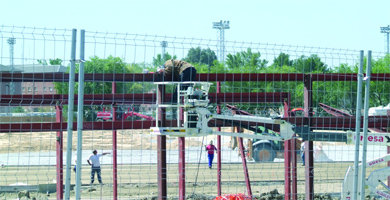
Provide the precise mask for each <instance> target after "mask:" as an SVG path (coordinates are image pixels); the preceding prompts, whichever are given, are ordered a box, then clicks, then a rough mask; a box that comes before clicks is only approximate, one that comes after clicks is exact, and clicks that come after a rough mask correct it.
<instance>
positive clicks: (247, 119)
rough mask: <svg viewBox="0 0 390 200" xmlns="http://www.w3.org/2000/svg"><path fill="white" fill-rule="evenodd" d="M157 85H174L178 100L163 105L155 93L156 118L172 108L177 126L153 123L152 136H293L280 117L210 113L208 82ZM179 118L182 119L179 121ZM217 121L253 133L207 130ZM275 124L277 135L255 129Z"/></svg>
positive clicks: (272, 138)
mask: <svg viewBox="0 0 390 200" xmlns="http://www.w3.org/2000/svg"><path fill="white" fill-rule="evenodd" d="M155 84H156V85H157V86H166V85H173V86H174V87H176V88H177V89H176V92H177V95H176V97H177V99H174V100H173V101H171V102H163V101H162V99H160V98H161V95H160V94H159V92H158V91H159V90H157V102H156V119H158V118H157V117H158V116H159V112H161V110H162V109H166V108H173V110H175V111H174V112H176V116H177V118H176V124H172V125H171V126H169V127H165V126H162V125H160V123H156V127H151V130H150V131H151V133H152V134H159V135H168V136H176V137H199V136H206V135H224V136H233V137H244V138H252V139H260V140H276V141H284V140H289V139H291V138H292V136H293V135H294V131H293V125H291V124H290V123H288V122H286V121H285V120H282V119H280V118H268V117H259V116H248V115H237V114H231V115H228V114H215V113H211V112H210V110H209V102H210V101H209V99H208V91H209V89H210V86H211V83H208V82H156V83H155ZM181 116H182V119H183V120H180V118H181ZM212 121H214V122H219V123H221V124H224V125H225V126H232V125H233V126H239V127H241V128H244V129H247V130H249V131H251V132H253V133H258V134H248V133H233V132H221V131H216V130H214V129H212V128H211V127H209V123H210V122H212ZM265 124H268V125H277V126H279V127H280V132H279V134H270V133H267V132H265V131H263V130H261V129H259V128H257V127H258V126H264V125H265Z"/></svg>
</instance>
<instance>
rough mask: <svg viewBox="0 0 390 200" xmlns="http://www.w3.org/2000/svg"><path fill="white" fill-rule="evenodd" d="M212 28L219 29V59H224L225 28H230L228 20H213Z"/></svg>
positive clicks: (222, 60)
mask: <svg viewBox="0 0 390 200" xmlns="http://www.w3.org/2000/svg"><path fill="white" fill-rule="evenodd" d="M213 29H218V30H219V52H218V53H219V55H218V57H219V61H220V62H224V61H225V29H230V22H229V21H222V20H221V21H219V22H213Z"/></svg>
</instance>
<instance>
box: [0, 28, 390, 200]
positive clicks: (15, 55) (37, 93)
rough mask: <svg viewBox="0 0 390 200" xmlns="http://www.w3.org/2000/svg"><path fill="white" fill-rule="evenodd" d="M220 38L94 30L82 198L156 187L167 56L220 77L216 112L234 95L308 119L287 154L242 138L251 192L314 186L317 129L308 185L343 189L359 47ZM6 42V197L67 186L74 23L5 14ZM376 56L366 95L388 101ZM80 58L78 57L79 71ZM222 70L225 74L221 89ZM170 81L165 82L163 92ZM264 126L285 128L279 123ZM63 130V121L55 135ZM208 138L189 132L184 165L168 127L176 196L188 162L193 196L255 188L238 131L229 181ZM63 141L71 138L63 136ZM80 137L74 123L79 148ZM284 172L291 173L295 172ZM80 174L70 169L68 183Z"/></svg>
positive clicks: (1, 41)
mask: <svg viewBox="0 0 390 200" xmlns="http://www.w3.org/2000/svg"><path fill="white" fill-rule="evenodd" d="M12 38H14V39H12ZM10 39H11V40H10ZM219 44H220V43H219V41H218V40H211V39H200V38H185V37H171V36H158V35H141V34H128V33H104V32H89V31H87V32H86V43H85V58H86V60H85V73H86V76H85V78H86V80H85V88H84V93H85V96H84V131H83V139H82V140H83V151H82V160H83V162H82V163H83V165H82V167H81V169H82V178H81V179H82V181H81V182H82V187H81V188H82V198H83V199H99V198H100V199H108V198H112V197H114V196H117V197H118V199H151V198H155V197H157V196H158V195H159V194H160V192H161V191H159V188H160V185H159V181H158V180H159V174H158V172H159V170H160V169H158V162H159V160H158V145H157V143H158V142H159V141H158V139H157V136H155V135H151V134H150V133H149V128H150V127H151V126H152V124H153V123H152V121H154V120H155V119H156V116H155V114H156V113H155V109H156V90H157V87H156V85H154V84H153V82H155V81H157V80H156V79H155V76H154V75H153V74H152V73H151V72H156V70H157V68H158V67H159V66H161V65H163V64H164V62H165V61H166V60H169V59H179V60H185V61H187V62H189V63H191V64H192V65H193V66H194V67H195V68H196V70H197V73H198V76H197V80H200V81H206V82H212V83H213V85H212V87H211V89H210V97H212V96H213V95H214V97H215V99H211V101H212V103H211V104H210V107H209V109H210V111H211V112H213V113H216V112H217V105H219V106H220V107H221V113H223V114H226V115H232V113H233V112H232V107H231V106H234V107H235V108H236V109H238V110H239V111H245V112H248V113H249V114H252V115H255V116H262V117H270V118H276V117H279V118H284V119H285V120H286V121H288V122H290V123H292V124H294V125H295V126H296V127H300V128H302V130H303V129H304V128H305V127H307V126H308V125H310V130H309V132H310V133H309V134H305V133H306V132H308V130H307V129H305V130H306V131H301V132H300V131H296V133H297V135H296V138H297V139H296V144H295V147H293V148H291V149H289V150H288V151H289V153H288V154H284V150H285V147H284V146H285V144H286V143H283V142H277V141H266V140H261V141H256V140H249V139H246V138H244V146H245V152H244V154H245V155H244V156H245V159H246V162H247V170H248V176H247V177H249V180H250V181H249V183H250V187H251V190H252V193H253V196H254V197H260V196H267V195H269V196H270V195H271V196H272V195H274V196H275V198H277V197H276V196H278V195H279V196H282V197H283V196H285V195H286V196H287V197H286V198H292V199H294V198H296V197H298V198H299V199H301V198H303V197H304V196H305V195H307V193H308V191H310V190H308V189H307V186H308V184H309V185H310V184H311V183H310V177H308V175H305V170H307V169H306V168H305V167H306V166H307V165H308V164H309V163H305V164H306V166H302V165H303V164H304V162H302V158H301V156H302V152H301V150H300V149H301V140H302V138H304V139H305V140H310V141H314V143H313V147H312V148H313V149H312V150H311V153H312V154H313V156H314V157H313V161H314V170H313V173H314V176H313V177H311V178H313V179H312V180H313V188H314V189H313V190H312V191H314V193H313V194H310V195H312V196H317V195H322V196H325V195H331V196H332V198H337V197H340V196H341V193H342V183H343V180H344V177H345V174H346V171H347V169H348V167H349V166H351V165H353V159H354V151H355V150H354V145H353V144H347V143H346V141H347V135H346V133H345V131H347V130H354V128H355V127H354V124H355V121H354V120H355V119H354V118H353V116H354V115H355V114H356V112H357V111H356V95H357V94H356V90H357V83H356V77H357V76H356V73H357V67H358V65H359V63H358V62H359V51H356V50H348V49H333V48H320V47H306V46H299V45H296V46H293V45H280V44H268V43H255V42H241V41H225V48H224V51H225V53H224V54H219V52H218V51H219V50H222V49H223V48H220V47H219V46H218V45H219ZM0 45H1V50H0V51H1V55H0V71H1V74H0V75H1V81H0V86H1V90H0V92H1V93H0V95H1V98H0V103H1V106H0V117H1V120H0V121H1V124H0V127H1V128H0V130H1V133H0V141H1V144H2V145H0V149H1V150H0V152H1V153H0V164H1V170H0V174H1V177H2V178H1V179H0V189H1V190H3V191H5V192H6V193H2V194H5V195H9V197H13V196H16V195H17V194H15V193H8V192H13V191H15V190H16V191H21V190H31V191H39V192H41V193H36V194H34V195H37V196H39V195H40V196H45V195H46V194H48V195H52V196H54V195H55V196H56V197H57V198H59V197H60V196H59V195H60V194H58V188H57V193H56V188H55V186H56V185H58V184H57V183H58V182H59V181H60V179H59V177H58V173H59V171H58V169H65V166H58V163H57V162H58V161H57V159H59V153H64V154H65V153H66V152H65V148H64V150H62V149H61V148H63V147H66V144H67V141H66V140H65V138H66V132H65V130H66V123H62V124H61V123H60V122H59V118H58V117H60V116H61V117H62V119H63V120H62V121H61V122H66V121H67V119H66V118H67V114H66V113H67V109H66V108H67V104H68V103H71V102H68V101H67V93H68V77H69V76H68V73H69V66H70V62H69V60H70V51H71V50H70V46H71V30H66V29H48V28H31V27H15V26H1V29H0ZM77 51H78V50H77ZM217 55H226V57H225V58H222V59H221V60H224V62H219V61H218V59H219V58H217ZM373 56H374V59H373V71H372V73H373V77H372V83H371V93H370V107H378V106H386V105H388V104H389V102H390V93H389V90H388V88H389V84H390V82H389V80H390V76H389V73H390V67H389V64H390V58H389V56H388V55H385V54H384V53H382V52H373ZM78 62H84V61H80V60H79V61H78ZM78 67H79V65H78V64H77V66H76V73H77V72H78ZM114 82H115V84H114V85H115V90H116V91H115V95H114V94H113V93H114V89H113V83H114ZM217 82H219V83H221V88H220V91H218V92H217V90H218V89H217ZM77 85H78V84H77V82H76V87H77ZM174 89H175V88H174V87H167V88H166V93H168V94H171V93H173V92H174ZM75 91H77V90H75ZM216 93H218V94H216ZM75 99H77V98H75ZM75 103H77V102H75ZM56 106H58V107H59V108H62V111H61V113H59V114H56ZM386 109H387V110H386ZM389 109H390V108H378V111H377V112H374V111H373V113H372V116H371V117H370V120H371V121H370V130H371V132H375V131H381V132H388V128H389V112H390V111H388V110H389ZM379 112H380V113H379ZM386 112H387V113H386ZM173 113H174V112H173V110H170V109H167V110H166V112H165V115H166V118H167V120H172V119H174V117H175V116H174V114H173ZM340 113H341V114H340ZM378 113H379V114H378ZM340 115H341V116H340ZM374 115H375V116H374ZM56 117H57V119H56ZM152 118H153V119H152ZM309 118H310V119H309ZM74 120H75V122H76V115H75V116H74ZM236 126H242V127H243V128H244V130H243V132H244V133H249V132H250V131H249V130H248V129H246V128H245V126H244V125H242V124H238V125H235V126H233V125H231V124H222V125H220V126H219V127H220V128H221V129H222V130H223V131H225V132H238V131H240V130H237V127H236ZM256 127H257V128H259V129H261V130H262V131H263V132H268V134H275V135H277V134H278V133H277V132H278V130H277V129H275V130H272V128H267V127H263V126H256ZM214 128H215V130H216V129H217V128H218V127H217V126H216V127H214ZM114 130H116V131H117V132H116V133H113V131H114ZM60 131H64V132H63V133H62V135H61V136H62V137H60V138H59V133H58V132H60ZM114 134H115V135H116V141H114V140H115V139H114V138H113V135H114ZM62 139H63V140H62ZM60 141H61V142H60ZM210 141H213V142H214V144H216V143H217V141H218V138H217V136H216V135H209V136H206V137H186V138H185V149H184V155H185V158H184V159H185V171H179V161H180V159H181V158H182V157H180V156H179V155H180V148H179V146H180V144H181V143H180V142H179V140H178V138H176V137H167V140H166V150H165V153H166V163H167V168H166V173H167V174H166V175H167V176H166V182H167V185H166V188H167V196H168V197H179V196H180V193H181V192H183V190H184V189H183V185H180V180H179V177H182V176H181V175H183V174H182V173H183V172H185V195H186V196H187V197H189V198H193V199H196V198H205V199H213V198H215V197H216V196H218V190H219V189H220V190H221V192H222V194H237V193H245V194H248V187H249V186H248V184H247V182H246V181H245V176H246V175H245V168H243V161H242V157H241V156H242V155H241V153H240V152H239V151H238V146H239V145H238V141H237V139H236V138H234V137H227V136H222V137H221V149H218V151H216V152H218V153H220V154H221V171H220V177H221V185H219V184H218V179H219V176H218V173H219V172H218V165H217V160H218V157H217V154H214V155H215V157H214V160H213V164H212V167H211V168H209V165H208V162H209V160H208V153H207V151H206V150H205V145H207V144H209V142H210ZM59 142H60V143H61V145H63V147H59V146H56V145H59ZM76 143H77V136H76V132H74V134H73V146H72V147H73V148H72V154H73V158H76V151H77V149H76ZM114 143H116V147H115V145H114ZM305 144H306V143H305ZM93 150H97V152H98V154H100V153H110V154H108V155H104V156H102V157H101V158H100V164H101V176H102V179H101V180H102V182H103V184H97V183H98V178H96V177H95V178H94V183H93V184H91V177H90V176H91V169H90V167H89V165H88V163H87V162H86V161H87V159H89V158H90V154H92V151H93ZM114 151H116V154H117V156H116V161H115V159H114V157H113V152H114ZM285 155H289V157H288V159H292V158H295V156H296V163H297V164H296V166H295V165H294V162H292V165H291V164H288V166H290V168H288V166H287V165H286V162H285V161H286V159H287V158H286V156H285ZM385 155H387V149H386V146H375V145H370V146H369V147H368V155H367V156H368V160H372V159H375V158H377V157H380V156H385ZM305 156H306V157H307V156H308V155H305ZM293 160H294V159H293ZM64 163H65V161H64ZM72 163H73V164H75V160H74V159H73V161H72ZM382 167H383V166H382ZM72 168H73V166H72ZM378 168H379V167H378ZM286 169H287V172H288V173H286ZM371 172H372V171H369V172H368V173H367V174H368V175H369V174H370V173H371ZM295 173H296V176H295ZM62 175H65V171H63V172H62ZM286 176H292V179H291V180H290V181H288V183H287V182H286ZM294 177H296V179H297V181H296V184H295V180H294ZM74 180H75V173H74V172H72V175H71V183H72V184H74V183H75V181H74ZM308 181H309V182H308ZM286 184H290V191H286ZM351 184H352V183H351ZM114 185H115V187H117V188H115V187H114ZM295 185H296V186H295ZM49 186H50V187H54V190H53V189H52V188H50V187H49ZM294 187H297V189H296V190H295V189H294ZM15 188H16V189H15ZM275 189H276V190H277V192H276V191H275ZM53 193H55V194H53ZM277 193H278V194H277ZM71 195H74V193H71Z"/></svg>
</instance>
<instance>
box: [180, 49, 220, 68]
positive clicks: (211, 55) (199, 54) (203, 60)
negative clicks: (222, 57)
mask: <svg viewBox="0 0 390 200" xmlns="http://www.w3.org/2000/svg"><path fill="white" fill-rule="evenodd" d="M184 60H185V61H187V62H189V63H192V64H194V63H198V64H205V65H207V66H211V65H212V64H213V62H214V61H215V60H217V56H216V55H215V52H214V51H212V50H211V49H210V48H207V49H201V48H200V47H197V48H191V49H190V50H189V51H188V53H187V57H186V58H185V59H184Z"/></svg>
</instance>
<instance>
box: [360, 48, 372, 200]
mask: <svg viewBox="0 0 390 200" xmlns="http://www.w3.org/2000/svg"><path fill="white" fill-rule="evenodd" d="M370 76H371V51H368V54H367V69H366V77H365V78H364V81H365V83H366V90H365V94H364V121H363V158H362V171H361V176H360V183H361V187H360V194H361V195H360V199H362V200H364V199H365V197H366V196H365V186H366V160H367V129H368V107H369V104H370Z"/></svg>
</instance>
